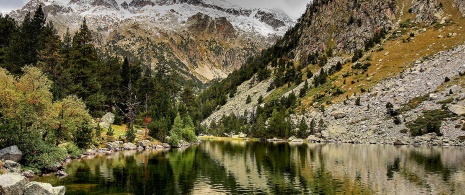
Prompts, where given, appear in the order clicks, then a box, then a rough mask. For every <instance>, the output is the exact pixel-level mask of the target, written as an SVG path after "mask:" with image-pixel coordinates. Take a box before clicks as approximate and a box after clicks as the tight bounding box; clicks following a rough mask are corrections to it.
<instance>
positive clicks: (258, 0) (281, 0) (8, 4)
mask: <svg viewBox="0 0 465 195" xmlns="http://www.w3.org/2000/svg"><path fill="white" fill-rule="evenodd" d="M28 1H29V0H0V12H2V13H8V12H10V11H11V10H15V9H19V8H21V7H22V6H23V5H25V4H26V3H27V2H28ZM128 1H130V0H128ZM227 1H229V2H230V3H232V4H236V5H240V6H243V7H252V8H268V9H276V8H278V9H281V10H283V11H284V12H285V13H287V14H288V15H289V16H291V17H292V18H295V19H297V18H299V17H300V16H301V15H302V14H303V12H304V11H305V8H306V5H307V4H308V3H310V1H311V0H227Z"/></svg>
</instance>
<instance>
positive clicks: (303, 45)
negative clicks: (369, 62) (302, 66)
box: [280, 0, 397, 62]
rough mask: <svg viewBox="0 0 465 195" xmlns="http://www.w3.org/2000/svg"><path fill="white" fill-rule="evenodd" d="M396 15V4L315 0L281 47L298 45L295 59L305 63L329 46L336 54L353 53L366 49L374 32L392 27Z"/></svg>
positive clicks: (389, 2)
mask: <svg viewBox="0 0 465 195" xmlns="http://www.w3.org/2000/svg"><path fill="white" fill-rule="evenodd" d="M396 13H397V4H396V1H349V0H333V1H326V0H315V1H313V4H312V5H310V6H309V7H308V8H307V10H306V12H305V14H304V15H303V16H302V18H300V19H299V21H298V24H297V25H296V27H295V28H294V29H293V30H291V31H288V35H289V37H288V39H287V40H285V41H282V42H281V43H280V45H281V46H285V45H291V44H294V43H297V47H296V48H295V49H294V52H295V53H296V60H300V61H302V62H305V61H306V60H307V57H308V56H309V55H310V54H312V53H315V52H316V51H319V52H320V53H321V52H324V51H327V50H328V49H329V47H333V50H334V51H335V52H347V53H351V52H354V51H355V50H356V49H363V47H364V45H365V42H366V41H367V40H368V39H370V38H372V37H374V35H375V33H378V32H380V31H381V30H383V29H389V28H390V27H392V26H393V23H392V21H393V20H394V19H395V14H396ZM330 43H334V46H331V45H329V44H330Z"/></svg>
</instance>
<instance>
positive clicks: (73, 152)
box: [66, 143, 82, 158]
mask: <svg viewBox="0 0 465 195" xmlns="http://www.w3.org/2000/svg"><path fill="white" fill-rule="evenodd" d="M66 151H67V152H68V154H69V156H70V157H71V158H78V157H79V156H81V154H82V150H81V149H80V148H79V147H77V146H76V145H75V144H74V143H69V144H68V145H66Z"/></svg>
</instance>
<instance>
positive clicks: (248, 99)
mask: <svg viewBox="0 0 465 195" xmlns="http://www.w3.org/2000/svg"><path fill="white" fill-rule="evenodd" d="M250 102H252V98H251V97H250V95H248V96H247V99H246V100H245V103H246V104H250Z"/></svg>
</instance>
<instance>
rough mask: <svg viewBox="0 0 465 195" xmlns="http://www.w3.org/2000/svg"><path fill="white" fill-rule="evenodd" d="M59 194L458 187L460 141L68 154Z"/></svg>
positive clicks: (456, 190)
mask: <svg viewBox="0 0 465 195" xmlns="http://www.w3.org/2000/svg"><path fill="white" fill-rule="evenodd" d="M65 171H66V172H67V173H69V174H70V175H69V176H68V177H66V178H63V179H58V178H56V177H55V176H49V177H44V178H39V179H38V180H40V181H43V182H50V183H52V185H54V186H55V185H65V186H66V189H67V191H66V194H465V149H464V148H440V147H410V146H400V147H399V146H392V145H350V144H302V145H290V144H288V143H280V144H273V143H261V142H245V141H224V142H223V141H205V142H203V143H202V144H200V145H198V146H192V147H190V148H187V149H173V150H169V151H155V150H154V151H143V152H136V151H125V152H120V153H115V154H113V155H111V156H105V155H102V156H97V157H94V158H92V159H82V160H78V161H73V162H71V163H70V164H68V165H66V170H65Z"/></svg>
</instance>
